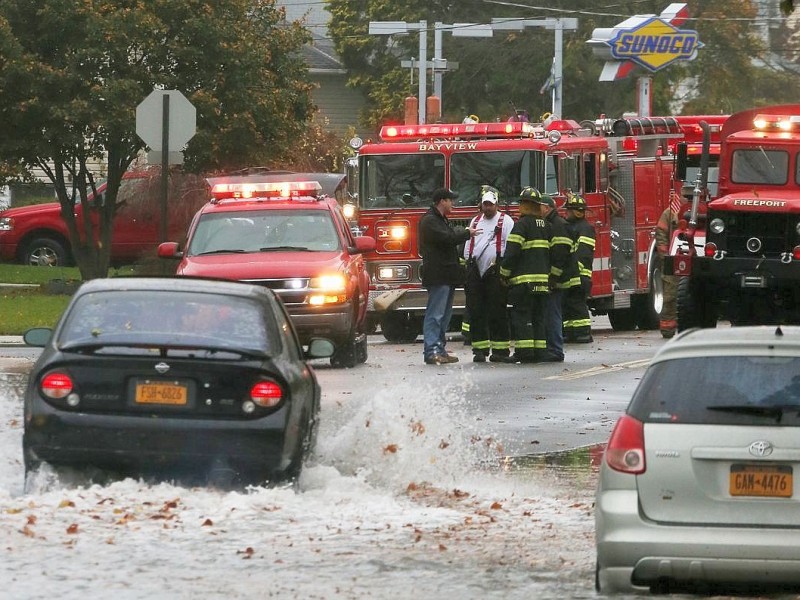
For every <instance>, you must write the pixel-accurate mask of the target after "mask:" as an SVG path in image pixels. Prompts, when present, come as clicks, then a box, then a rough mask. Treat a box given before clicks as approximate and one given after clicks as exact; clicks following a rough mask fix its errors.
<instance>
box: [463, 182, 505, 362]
mask: <svg viewBox="0 0 800 600" xmlns="http://www.w3.org/2000/svg"><path fill="white" fill-rule="evenodd" d="M481 190H482V193H481V197H480V206H481V213H480V214H479V215H477V216H476V217H475V218H474V219H472V222H471V223H470V227H471V228H474V229H477V230H478V231H480V232H481V233H480V234H478V235H476V236H475V237H474V238H471V239H470V240H469V241H468V242H467V243H466V244H465V245H464V259H465V260H466V263H467V280H466V284H465V286H464V292H465V294H466V300H467V314H468V315H469V317H470V320H469V328H470V329H469V333H470V338H471V341H472V360H473V362H486V357H487V356H488V357H489V361H490V362H505V359H506V358H508V355H509V342H508V316H507V310H506V305H507V302H506V296H507V288H506V286H505V285H503V283H502V282H501V281H500V273H499V271H498V269H499V266H498V263H499V262H500V259H501V258H502V256H503V252H504V251H505V247H506V241H507V239H508V235H509V234H510V233H511V230H512V229H513V227H514V220H513V219H512V218H511V217H510V216H508V215H506V214H504V213H502V212H500V211H498V210H497V202H498V199H499V192H498V191H497V190H496V189H495V188H493V187H490V186H483V187H482V188H481Z"/></svg>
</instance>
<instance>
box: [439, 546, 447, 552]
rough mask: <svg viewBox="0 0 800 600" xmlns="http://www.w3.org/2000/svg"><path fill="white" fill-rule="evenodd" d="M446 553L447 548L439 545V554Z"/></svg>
mask: <svg viewBox="0 0 800 600" xmlns="http://www.w3.org/2000/svg"><path fill="white" fill-rule="evenodd" d="M446 551H447V546H445V545H444V544H439V552H446Z"/></svg>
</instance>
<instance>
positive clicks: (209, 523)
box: [202, 519, 214, 527]
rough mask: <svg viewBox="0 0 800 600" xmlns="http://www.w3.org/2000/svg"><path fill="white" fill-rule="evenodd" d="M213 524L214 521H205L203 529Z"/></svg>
mask: <svg viewBox="0 0 800 600" xmlns="http://www.w3.org/2000/svg"><path fill="white" fill-rule="evenodd" d="M213 524H214V521H212V520H211V519H206V520H205V521H203V525H202V527H211V526H212V525H213Z"/></svg>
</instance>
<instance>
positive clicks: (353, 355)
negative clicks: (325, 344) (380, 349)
mask: <svg viewBox="0 0 800 600" xmlns="http://www.w3.org/2000/svg"><path fill="white" fill-rule="evenodd" d="M356 337H357V336H356V335H353V337H351V338H349V339H348V340H347V341H345V342H343V343H342V344H339V345H338V346H336V350H335V351H334V353H333V356H331V366H332V367H336V368H337V369H342V368H344V369H352V368H353V367H355V366H356V365H357V364H358V357H357V348H356Z"/></svg>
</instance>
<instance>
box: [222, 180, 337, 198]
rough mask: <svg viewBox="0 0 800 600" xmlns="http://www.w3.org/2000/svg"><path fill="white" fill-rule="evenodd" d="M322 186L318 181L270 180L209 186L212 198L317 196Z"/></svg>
mask: <svg viewBox="0 0 800 600" xmlns="http://www.w3.org/2000/svg"><path fill="white" fill-rule="evenodd" d="M321 190H322V186H321V185H320V184H319V182H318V181H271V182H260V183H259V182H247V183H242V182H239V183H215V184H214V186H213V187H212V188H211V195H212V196H213V197H214V200H223V199H226V198H232V199H237V200H238V199H242V200H246V199H248V198H292V197H299V196H318V195H319V192H320V191H321Z"/></svg>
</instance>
